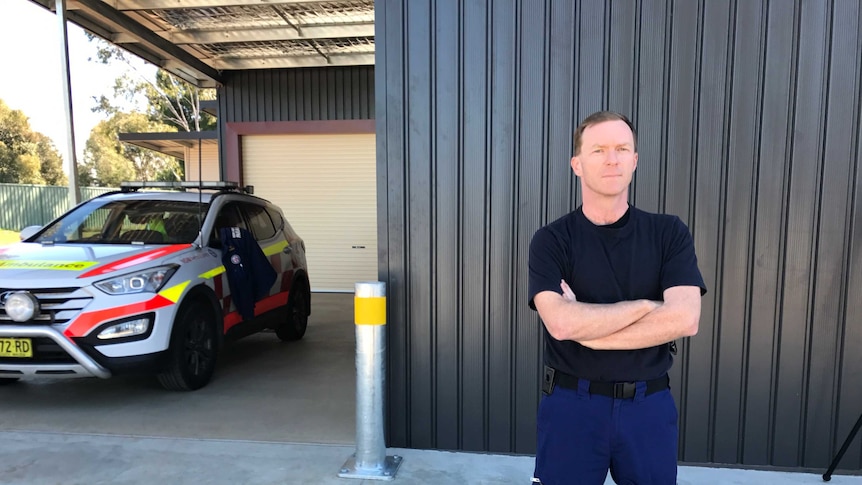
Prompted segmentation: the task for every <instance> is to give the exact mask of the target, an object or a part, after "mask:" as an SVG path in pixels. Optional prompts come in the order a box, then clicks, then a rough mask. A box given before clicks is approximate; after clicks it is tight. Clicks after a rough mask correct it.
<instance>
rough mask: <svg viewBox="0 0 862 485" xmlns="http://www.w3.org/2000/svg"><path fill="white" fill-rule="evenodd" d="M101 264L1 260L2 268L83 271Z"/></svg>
mask: <svg viewBox="0 0 862 485" xmlns="http://www.w3.org/2000/svg"><path fill="white" fill-rule="evenodd" d="M97 264H99V263H98V262H97V261H21V260H17V259H4V260H0V269H52V270H63V271H81V270H83V269H87V268H89V267H91V266H95V265H97Z"/></svg>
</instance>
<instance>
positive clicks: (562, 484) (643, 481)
mask: <svg viewBox="0 0 862 485" xmlns="http://www.w3.org/2000/svg"><path fill="white" fill-rule="evenodd" d="M588 390H589V381H586V380H583V379H581V380H579V382H578V389H567V388H563V387H559V386H557V387H556V388H555V389H554V390H553V393H551V395H548V396H542V401H541V402H540V403H539V414H538V419H537V425H538V430H537V431H538V444H537V450H536V470H535V473H534V475H533V476H534V477H535V478H537V479H539V480H541V483H542V484H543V485H581V484H583V485H601V484H603V483H604V481H605V478H606V477H607V474H608V471H610V473H611V477H612V478H613V480H614V481H615V482H616V483H618V484H620V485H673V484H676V468H677V465H676V456H677V435H678V432H679V431H678V425H677V418H678V415H677V410H676V404H675V403H674V401H673V396H672V395H671V393H670V390H669V389H665V390H663V391H659V392H656V393H654V394H650V395H649V396H646V395H645V394H644V393H645V391H646V384H645V383H644V382H638V383H637V392H636V394H635V397H634V398H630V399H614V398H610V397H606V396H600V395H595V394H594V395H590V393H589V391H588Z"/></svg>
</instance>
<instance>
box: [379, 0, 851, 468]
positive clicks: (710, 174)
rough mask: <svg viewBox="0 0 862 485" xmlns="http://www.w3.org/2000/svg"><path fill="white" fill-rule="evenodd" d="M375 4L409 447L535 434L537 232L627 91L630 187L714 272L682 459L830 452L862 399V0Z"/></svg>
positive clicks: (690, 377) (386, 199) (683, 374)
mask: <svg viewBox="0 0 862 485" xmlns="http://www.w3.org/2000/svg"><path fill="white" fill-rule="evenodd" d="M376 25H377V27H376V28H377V35H376V44H377V65H376V69H377V75H376V82H377V84H376V103H377V134H378V164H379V170H378V204H379V211H380V219H379V224H378V230H379V232H380V238H379V239H380V251H381V263H380V265H381V266H380V272H381V277H382V278H383V279H384V280H385V281H386V282H387V284H388V295H389V311H390V317H389V321H390V325H389V333H390V335H389V357H390V360H389V369H390V374H389V380H388V391H389V396H388V416H389V444H390V445H392V446H408V447H417V448H442V449H463V450H488V451H501V452H516V453H532V452H534V450H535V429H534V425H535V413H536V408H537V402H538V398H539V389H538V382H539V368H540V359H541V338H540V337H541V334H540V323H539V321H538V319H537V317H536V314H535V313H534V312H532V311H530V310H529V309H528V308H527V304H526V300H527V298H526V274H527V271H526V262H527V261H526V254H527V247H528V244H529V240H530V237H531V236H532V234H533V232H534V231H535V230H536V229H537V228H538V227H540V226H541V225H543V224H545V223H547V222H548V221H551V220H553V219H555V218H557V217H559V216H560V215H562V214H564V213H565V212H567V211H569V210H571V209H572V208H574V207H575V206H576V205H577V204H578V201H579V188H578V184H577V180H576V179H574V178H573V176H572V175H571V170H570V168H569V166H568V159H569V158H570V157H571V142H572V135H571V133H572V131H573V128H574V126H575V125H576V124H577V122H578V121H579V120H580V119H581V118H583V117H584V116H585V115H587V114H589V113H591V112H593V111H595V110H598V109H605V108H607V109H614V110H618V111H622V112H625V113H628V114H630V115H631V117H632V118H633V119H634V121H635V124H636V125H637V126H638V128H639V133H640V138H639V147H638V148H639V154H640V163H639V167H638V170H637V173H636V180H635V183H634V188H633V191H632V201H633V202H634V203H635V205H637V206H639V207H641V208H643V209H646V210H651V211H658V212H668V213H674V214H677V215H679V216H680V217H682V219H683V220H684V221H685V222H686V223H687V224H688V225H689V227H690V228H691V230H692V233H693V235H694V239H695V244H696V247H697V251H698V256H699V262H700V267H701V270H702V272H703V275H704V278H705V280H706V283H707V286H708V287H709V290H710V291H709V293H708V294H707V295H706V296H705V297H704V299H703V312H702V318H701V326H700V332H699V334H698V335H697V336H696V337H694V338H692V339H689V340H686V341H685V342H684V343H683V345H682V346H681V352H680V355H679V356H678V358H677V361H676V364H675V366H674V369H673V371H672V376H671V379H672V383H673V384H672V385H673V392H674V395H675V397H676V399H677V402H678V404H679V406H680V432H681V434H680V459H681V460H682V461H684V462H696V463H730V464H741V465H769V466H774V467H791V468H797V467H825V466H826V465H828V463H829V461H830V459H831V457H832V455H833V453H834V452H835V449H836V448H837V446H838V445H840V444H841V442H842V441H843V439H844V438H845V437H846V435H847V433H848V432H849V430H850V428H851V426H852V425H853V423H854V422H855V420H856V418H857V417H858V416H859V414H860V413H862V386H860V385H859V378H860V374H862V352H859V350H858V349H859V346H860V342H862V304H860V301H862V257H860V254H862V220H860V217H862V213H860V209H862V207H860V203H862V202H860V193H859V191H860V184H859V182H860V176H862V175H860V173H859V160H860V158H862V123H860V111H862V101H860V98H862V96H860V90H861V89H862V59H860V55H859V53H860V52H862V30H860V29H862V28H860V25H862V8H860V4H859V2H857V1H852V0H834V1H822V2H821V1H805V0H797V1H785V2H776V1H771V2H770V1H766V0H762V1H754V0H745V1H743V0H709V1H699V2H698V1H689V0H679V1H670V0H642V1H638V2H620V1H604V2H602V1H582V2H568V1H551V0H546V1H526V0H524V1H517V0H508V1H507V0H493V1H492V0H478V1H464V2H461V1H456V0H436V1H435V0H400V1H399V0H388V1H385V2H378V3H377V5H376ZM860 455H862V451H860V445H859V440H858V439H857V440H856V442H855V443H854V444H853V445H852V447H851V449H850V451H849V452H848V454H847V455H846V457H845V458H844V460H843V461H842V463H841V468H845V469H854V468H859V467H860V464H862V458H860Z"/></svg>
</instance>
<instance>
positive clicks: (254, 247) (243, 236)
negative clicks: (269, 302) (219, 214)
mask: <svg viewBox="0 0 862 485" xmlns="http://www.w3.org/2000/svg"><path fill="white" fill-rule="evenodd" d="M219 239H220V240H221V242H222V254H221V261H222V264H223V265H224V269H225V273H227V281H228V284H229V285H230V294H231V296H232V298H233V302H234V304H235V305H236V308H237V310H238V311H239V314H240V315H242V319H243V320H251V319H252V318H253V317H254V303H255V302H256V301H259V300H260V299H261V298H263V297H265V296H267V295H268V294H269V290H270V288H272V285H273V283H275V280H276V277H277V276H278V275H277V274H276V273H275V269H273V267H272V265H271V264H270V263H269V258H267V257H266V255H265V254H263V250H261V249H260V246H259V245H258V244H257V241H255V240H254V236H252V234H251V233H250V232H248V231H247V230H245V229H243V228H241V227H223V228H221V229H219Z"/></svg>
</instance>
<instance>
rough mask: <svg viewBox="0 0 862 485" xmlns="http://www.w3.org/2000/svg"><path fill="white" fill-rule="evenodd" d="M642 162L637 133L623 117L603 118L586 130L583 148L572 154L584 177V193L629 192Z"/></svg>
mask: <svg viewBox="0 0 862 485" xmlns="http://www.w3.org/2000/svg"><path fill="white" fill-rule="evenodd" d="M637 165H638V154H637V152H635V143H634V136H633V135H632V131H631V129H629V127H628V125H627V124H626V123H625V122H624V121H621V120H613V121H603V122H601V123H597V124H595V125H592V126H590V127H588V128H587V129H585V130H584V133H583V135H582V137H581V150H580V153H579V154H578V155H575V157H574V158H572V170H574V172H575V175H577V176H578V177H580V178H581V187H582V188H583V190H584V192H585V193H584V195H587V192H590V193H592V194H593V195H597V196H600V197H616V196H619V195H627V194H628V187H629V184H630V183H631V181H632V174H634V172H635V168H636V167H637Z"/></svg>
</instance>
